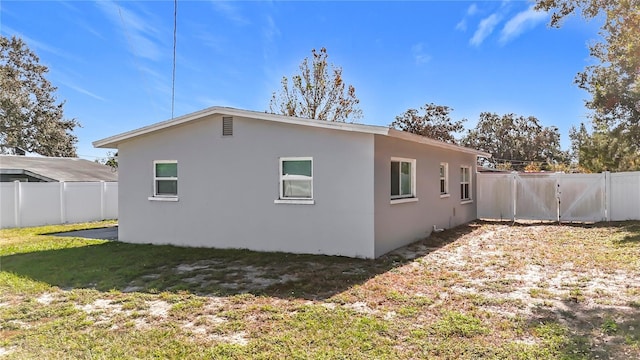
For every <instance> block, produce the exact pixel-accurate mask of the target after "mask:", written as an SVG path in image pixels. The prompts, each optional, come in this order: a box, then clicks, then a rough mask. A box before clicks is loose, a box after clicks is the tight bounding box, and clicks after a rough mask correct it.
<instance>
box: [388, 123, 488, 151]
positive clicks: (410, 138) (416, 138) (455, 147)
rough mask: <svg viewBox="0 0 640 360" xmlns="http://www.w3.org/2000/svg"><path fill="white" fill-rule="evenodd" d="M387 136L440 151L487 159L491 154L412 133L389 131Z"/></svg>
mask: <svg viewBox="0 0 640 360" xmlns="http://www.w3.org/2000/svg"><path fill="white" fill-rule="evenodd" d="M388 135H389V136H391V137H394V138H398V139H402V140H408V141H413V142H417V143H421V144H426V145H431V146H435V147H439V148H442V149H448V150H453V151H458V152H463V153H467V154H473V155H476V156H482V157H487V158H490V157H491V154H489V153H486V152H484V151H479V150H474V149H471V148H467V147H464V146H459V145H454V144H448V143H446V142H443V141H438V140H434V139H430V138H428V137H425V136H421V135H416V134H412V133H408V132H405V131H400V130H396V129H389V134H388Z"/></svg>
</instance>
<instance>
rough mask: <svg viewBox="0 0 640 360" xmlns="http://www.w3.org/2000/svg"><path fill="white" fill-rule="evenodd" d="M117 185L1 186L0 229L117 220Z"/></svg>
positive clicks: (75, 183)
mask: <svg viewBox="0 0 640 360" xmlns="http://www.w3.org/2000/svg"><path fill="white" fill-rule="evenodd" d="M117 196H118V183H104V182H67V183H65V182H50V183H42V182H41V183H28V182H22V183H21V182H13V183H1V184H0V199H1V200H2V201H0V203H1V206H0V228H11V227H28V226H40V225H52V224H63V223H77V222H86V221H97V220H104V219H115V218H117V217H118V212H117Z"/></svg>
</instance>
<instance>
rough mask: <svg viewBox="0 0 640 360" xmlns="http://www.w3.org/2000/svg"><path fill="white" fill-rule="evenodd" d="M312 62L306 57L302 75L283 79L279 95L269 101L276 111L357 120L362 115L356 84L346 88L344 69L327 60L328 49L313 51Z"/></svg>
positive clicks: (271, 109)
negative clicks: (343, 78) (343, 76)
mask: <svg viewBox="0 0 640 360" xmlns="http://www.w3.org/2000/svg"><path fill="white" fill-rule="evenodd" d="M311 54H312V58H311V64H310V63H309V58H305V59H304V60H303V61H302V63H301V64H300V74H297V75H293V76H292V77H291V84H290V82H289V79H288V78H287V77H286V76H284V77H283V78H282V89H281V90H280V93H279V94H276V92H274V93H273V95H272V97H271V101H270V102H269V111H270V112H271V113H272V114H282V115H288V116H296V117H302V118H309V119H317V120H327V121H339V122H346V121H348V122H353V121H355V120H357V119H359V118H361V117H362V111H361V110H360V108H358V104H359V103H360V100H358V98H357V97H356V89H355V87H353V86H352V85H349V86H347V87H346V91H345V83H344V81H343V80H342V68H341V67H334V65H333V64H329V63H328V62H327V57H328V55H327V49H325V48H321V49H320V51H316V50H315V49H313V50H311Z"/></svg>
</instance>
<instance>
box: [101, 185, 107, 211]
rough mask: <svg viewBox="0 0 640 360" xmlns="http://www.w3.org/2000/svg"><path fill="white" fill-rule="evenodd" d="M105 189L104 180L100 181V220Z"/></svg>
mask: <svg viewBox="0 0 640 360" xmlns="http://www.w3.org/2000/svg"><path fill="white" fill-rule="evenodd" d="M106 191H107V184H106V183H105V182H104V180H101V181H100V220H104V213H105V210H104V205H105V204H104V203H105V201H104V196H105V192H106Z"/></svg>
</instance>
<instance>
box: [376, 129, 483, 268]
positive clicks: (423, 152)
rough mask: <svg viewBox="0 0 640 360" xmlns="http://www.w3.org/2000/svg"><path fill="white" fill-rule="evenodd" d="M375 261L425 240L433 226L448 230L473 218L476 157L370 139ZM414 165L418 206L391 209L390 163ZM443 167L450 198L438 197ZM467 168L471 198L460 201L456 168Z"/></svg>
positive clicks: (401, 205) (393, 140)
mask: <svg viewBox="0 0 640 360" xmlns="http://www.w3.org/2000/svg"><path fill="white" fill-rule="evenodd" d="M374 143H375V160H374V171H375V180H376V181H375V200H374V201H375V256H376V257H378V256H380V255H382V254H384V253H386V252H389V251H391V250H393V249H396V248H398V247H401V246H404V245H407V244H410V243H412V242H414V241H417V240H421V239H424V238H425V237H427V236H428V235H430V234H431V231H432V230H433V226H434V225H435V226H436V227H437V228H444V229H448V228H452V227H454V226H457V225H460V224H464V223H466V222H469V221H472V220H474V219H476V218H477V216H476V201H475V198H476V196H475V194H476V192H475V183H476V181H475V180H476V179H475V172H476V156H475V155H473V154H466V153H463V152H456V151H451V150H446V149H442V148H438V147H435V146H431V145H425V144H420V143H414V142H409V141H403V140H400V139H396V138H391V137H388V136H380V135H375V141H374ZM392 157H399V158H407V159H415V160H416V176H415V179H416V197H417V198H418V201H415V202H405V203H395V204H391V194H390V189H391V175H390V174H391V173H390V172H391V158H392ZM441 162H446V163H447V164H448V170H449V171H448V173H449V174H448V181H449V186H448V188H449V196H448V197H441V196H440V172H439V169H440V163H441ZM461 166H470V167H471V177H472V181H471V189H472V190H471V198H472V199H473V201H471V202H465V203H463V202H462V201H461V200H460V192H461V190H460V167H461Z"/></svg>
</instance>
